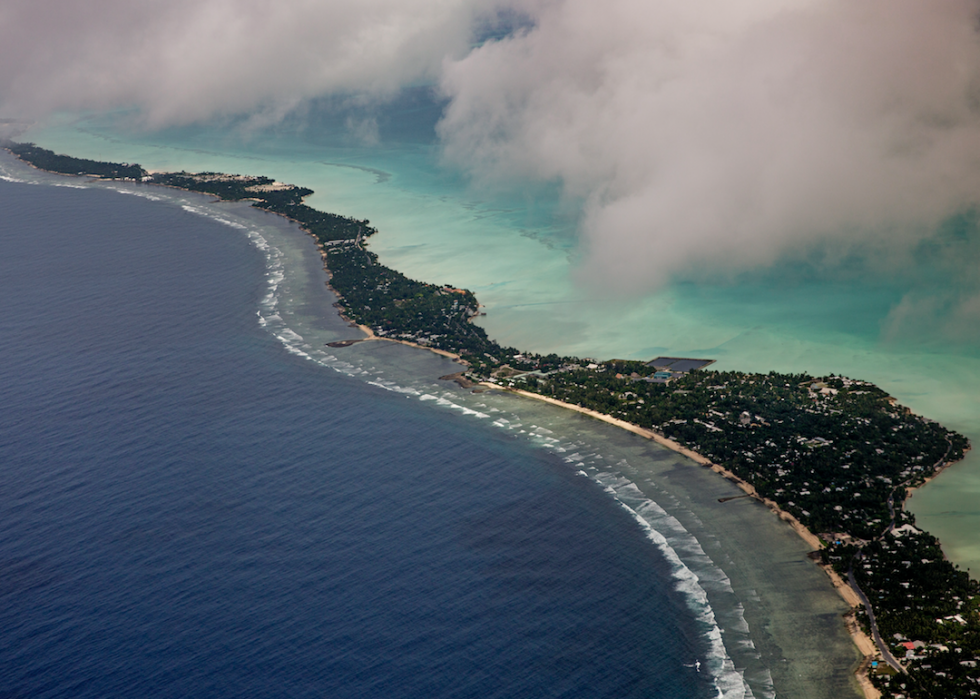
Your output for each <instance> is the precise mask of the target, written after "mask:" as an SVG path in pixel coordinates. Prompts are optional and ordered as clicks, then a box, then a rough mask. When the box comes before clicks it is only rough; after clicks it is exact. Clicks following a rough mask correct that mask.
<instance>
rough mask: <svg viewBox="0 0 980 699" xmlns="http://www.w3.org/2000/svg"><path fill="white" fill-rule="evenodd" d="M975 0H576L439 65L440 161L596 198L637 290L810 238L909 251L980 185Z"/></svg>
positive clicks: (611, 279)
mask: <svg viewBox="0 0 980 699" xmlns="http://www.w3.org/2000/svg"><path fill="white" fill-rule="evenodd" d="M977 17H978V5H977V3H975V2H967V1H965V0H937V1H932V2H922V1H921V0H743V1H742V2H715V1H714V0H712V1H708V0H679V1H677V2H651V1H650V0H615V1H608V0H607V1H606V2H602V3H599V2H594V1H593V0H566V1H564V2H555V3H545V4H543V6H542V7H541V8H540V9H539V11H538V14H537V25H536V27H535V28H534V29H533V30H532V31H530V32H528V33H526V34H524V35H522V36H517V37H513V38H511V39H509V40H507V41H503V42H500V43H495V44H491V45H486V46H483V47H481V48H480V49H478V50H476V51H474V52H472V53H471V54H469V55H467V56H466V57H465V58H463V59H460V60H457V61H453V62H450V63H448V64H447V67H446V69H445V72H444V76H443V82H442V85H443V89H444V91H445V93H446V94H447V95H448V96H449V97H450V98H451V99H452V102H451V104H450V107H449V109H448V112H447V115H446V117H445V119H444V121H443V123H442V125H441V134H442V136H443V138H444V139H445V141H446V144H447V155H448V157H449V158H450V159H451V160H452V161H454V162H457V163H461V164H462V163H465V164H466V165H467V167H469V168H472V169H473V170H474V171H476V172H479V173H482V176H484V177H501V178H506V177H510V176H513V175H514V174H520V175H522V176H529V177H535V178H545V179H554V180H558V181H560V182H562V183H563V184H564V186H565V187H566V188H567V191H568V192H569V193H571V194H573V195H576V196H580V197H584V198H586V199H587V206H586V214H585V220H584V224H583V233H584V242H585V245H586V261H585V268H584V271H585V272H586V276H588V277H589V278H591V279H602V280H605V281H606V282H607V283H608V284H611V285H614V286H619V287H621V288H626V289H631V290H639V289H643V288H649V287H655V286H657V285H660V284H662V283H665V282H666V281H667V280H668V279H669V278H670V276H671V275H672V274H674V273H678V272H680V273H684V274H687V273H690V272H691V270H694V269H698V268H700V269H708V270H712V271H719V270H722V271H724V270H727V271H733V270H734V271H738V270H740V269H746V268H750V267H753V266H757V265H765V264H767V263H770V262H772V261H773V260H774V259H775V258H776V257H777V256H779V255H781V254H786V253H787V252H790V253H792V252H795V251H801V250H802V249H803V248H805V247H807V246H809V245H812V244H814V243H823V244H826V243H827V242H828V241H829V242H830V243H831V244H832V246H838V247H840V248H847V247H849V246H850V245H852V244H854V243H855V242H857V241H860V244H861V245H869V244H870V245H872V246H878V247H880V248H882V249H884V248H885V247H886V246H887V247H890V248H891V249H893V250H896V249H897V250H905V251H908V250H909V246H910V244H914V242H915V241H916V240H917V239H918V237H919V236H921V235H923V234H924V232H926V231H928V230H932V229H933V228H934V226H935V224H936V223H937V222H938V221H939V220H941V219H942V218H943V217H945V216H946V215H948V214H949V213H950V212H953V211H957V210H960V209H962V208H964V207H967V206H969V205H971V204H973V203H976V202H977V200H978V197H980V37H978V34H977V22H978V19H977Z"/></svg>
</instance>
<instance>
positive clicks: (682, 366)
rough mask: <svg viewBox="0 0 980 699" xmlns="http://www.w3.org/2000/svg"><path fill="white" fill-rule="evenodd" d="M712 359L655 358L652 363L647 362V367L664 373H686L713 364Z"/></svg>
mask: <svg viewBox="0 0 980 699" xmlns="http://www.w3.org/2000/svg"><path fill="white" fill-rule="evenodd" d="M714 363H715V360H714V359H690V358H688V357H657V358H656V359H654V360H653V361H650V362H647V366H652V367H653V368H654V369H661V370H665V371H678V372H688V371H694V370H695V369H703V368H705V367H706V366H708V365H709V364H714Z"/></svg>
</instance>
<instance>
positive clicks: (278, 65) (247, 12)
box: [0, 0, 487, 127]
mask: <svg viewBox="0 0 980 699" xmlns="http://www.w3.org/2000/svg"><path fill="white" fill-rule="evenodd" d="M486 4H487V3H485V2H483V0H476V1H472V0H356V1H353V0H349V1H343V2H337V1H333V2H331V1H330V0H138V1H135V2H134V0H85V1H84V2H79V1H78V0H4V2H3V3H0V109H2V110H3V112H4V114H3V116H6V117H8V118H10V117H26V118H31V117H36V116H38V115H43V114H44V113H47V112H50V111H53V110H58V109H88V108H91V109H106V108H110V107H131V106H133V105H135V106H138V107H139V108H140V109H141V112H142V116H143V118H144V120H145V125H147V126H150V127H154V126H164V125H171V124H175V123H186V122H192V121H196V120H201V119H207V118H210V117H213V116H215V115H221V114H239V113H243V112H249V111H252V110H257V109H260V110H268V111H269V112H271V113H272V114H282V113H284V112H285V111H287V110H289V109H290V108H292V107H294V106H296V105H297V104H298V103H299V102H300V101H301V100H303V99H306V98H311V97H315V96H319V95H323V94H328V93H331V92H371V93H385V92H391V91H393V90H396V89H397V88H398V87H399V86H400V85H402V84H404V83H407V82H411V81H415V80H418V79H426V78H427V79H433V78H434V77H435V76H436V75H437V74H438V72H439V70H440V66H441V63H442V61H443V60H444V59H445V58H446V57H447V56H460V55H463V54H464V53H465V52H466V51H467V50H468V49H469V38H470V34H471V28H472V25H473V22H474V18H475V17H477V16H478V15H479V13H480V12H481V10H482V9H483V6H484V5H486Z"/></svg>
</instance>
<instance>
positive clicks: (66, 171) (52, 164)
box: [3, 141, 146, 180]
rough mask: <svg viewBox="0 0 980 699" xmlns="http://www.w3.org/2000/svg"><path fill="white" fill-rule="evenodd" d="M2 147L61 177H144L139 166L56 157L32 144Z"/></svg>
mask: <svg viewBox="0 0 980 699" xmlns="http://www.w3.org/2000/svg"><path fill="white" fill-rule="evenodd" d="M3 147H4V148H6V149H7V150H9V151H10V152H11V153H13V154H14V155H16V156H17V157H18V158H20V159H21V160H25V161H27V162H29V163H30V164H31V165H33V166H34V167H38V168H40V169H42V170H47V171H49V172H57V173H60V174H62V175H86V176H88V177H98V178H99V179H105V180H141V179H142V178H143V177H145V176H146V170H144V169H143V168H141V167H140V166H139V165H130V164H128V163H104V162H101V161H99V160H85V159H82V158H72V157H70V156H67V155H57V154H55V153H54V152H52V151H49V150H46V149H44V148H38V147H37V146H36V145H34V144H33V143H13V142H10V141H7V142H4V143H3Z"/></svg>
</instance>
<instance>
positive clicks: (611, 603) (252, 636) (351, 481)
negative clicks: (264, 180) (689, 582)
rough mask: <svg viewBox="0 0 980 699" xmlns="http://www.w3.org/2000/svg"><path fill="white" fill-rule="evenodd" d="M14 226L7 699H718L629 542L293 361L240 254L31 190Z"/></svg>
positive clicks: (580, 502)
mask: <svg viewBox="0 0 980 699" xmlns="http://www.w3.org/2000/svg"><path fill="white" fill-rule="evenodd" d="M0 212H2V214H0V697H3V698H4V699H13V698H18V699H20V698H22V697H23V698H26V697H31V698H36V697H99V698H103V699H112V698H115V697H336V698H345V697H352V698H353V697H357V698H358V699H371V698H374V697H377V698H379V699H380V698H382V697H383V698H384V699H402V698H404V699H416V698H418V699H422V698H426V699H439V698H443V697H481V698H487V697H616V698H623V699H625V698H630V697H664V698H669V699H674V698H682V697H708V696H713V695H714V694H715V692H716V690H715V689H714V687H713V686H712V683H711V681H710V678H708V677H705V676H704V674H703V673H701V674H699V673H698V672H697V671H696V670H695V669H694V668H693V667H691V664H692V663H693V662H694V660H695V659H696V658H698V657H702V658H703V657H704V653H705V648H704V647H703V640H702V639H701V637H700V636H699V635H698V632H697V631H696V630H695V624H694V620H693V618H692V616H691V613H690V611H689V609H688V607H687V606H685V603H684V600H683V599H682V598H681V596H680V595H679V593H678V592H677V591H676V589H675V587H676V586H675V583H674V581H673V579H672V578H671V577H670V575H671V573H670V566H669V565H668V563H667V562H666V561H665V560H664V559H663V557H662V555H661V554H660V553H659V551H658V549H657V548H656V547H655V546H652V545H651V544H650V542H649V540H648V538H647V536H646V534H645V533H644V532H643V531H642V530H641V529H640V527H639V526H638V525H637V523H636V521H635V519H634V518H633V517H631V516H630V515H629V513H628V512H626V511H625V510H624V509H623V508H622V507H621V506H619V505H618V504H617V502H616V501H615V500H614V499H613V498H611V497H609V496H608V495H607V494H606V493H604V492H603V491H602V490H601V489H600V488H598V487H596V486H595V484H594V483H593V482H592V481H590V480H588V479H585V478H581V477H580V476H579V475H576V473H575V472H574V470H573V469H572V468H570V467H569V465H568V464H567V463H566V462H565V461H562V460H561V459H559V458H558V457H557V456H556V455H554V454H552V453H549V452H547V451H545V450H541V449H534V448H531V447H530V446H529V445H528V444H527V443H526V442H522V441H520V440H518V439H516V438H514V437H513V436H511V435H509V434H507V433H506V432H503V431H500V430H491V429H477V428H474V425H473V421H472V420H469V421H467V420H466V419H465V418H463V417H462V416H457V415H455V414H454V413H451V412H447V411H445V410H441V411H440V410H437V409H435V408H429V407H426V406H425V405H424V404H422V403H419V402H418V401H407V400H405V399H404V396H401V395H398V394H396V393H392V392H391V391H386V390H383V389H382V388H379V387H377V386H374V385H371V384H370V383H368V382H366V381H364V380H360V379H357V378H352V377H349V376H345V375H344V374H342V373H338V372H335V371H330V370H327V369H324V368H323V367H321V366H319V365H317V364H315V363H312V362H309V361H307V360H305V359H303V358H302V357H298V356H296V355H295V354H292V353H290V352H289V351H287V349H286V348H285V347H284V346H283V344H282V343H281V342H279V341H277V340H276V338H275V337H274V336H273V335H272V334H270V333H269V332H267V331H266V330H265V329H263V328H262V327H261V326H260V324H259V323H258V322H257V315H256V308H257V307H258V305H259V303H260V301H261V299H262V297H263V294H264V293H265V292H266V290H265V286H264V284H265V279H264V275H265V271H266V270H265V261H264V258H263V256H262V254H261V252H260V251H259V250H258V249H256V248H255V247H254V246H253V245H251V244H250V243H249V241H248V239H247V238H246V237H245V236H243V235H242V234H241V232H239V231H237V230H235V229H233V228H231V227H228V226H224V225H221V224H220V223H217V222H214V221H212V220H209V219H207V218H203V217H200V216H193V215H191V214H189V213H187V212H186V211H184V210H182V209H180V208H179V207H175V206H173V205H171V204H168V203H165V202H154V201H147V200H145V199H140V198H136V197H127V196H123V195H121V194H119V193H116V192H112V191H103V190H96V189H73V188H66V187H49V186H34V185H27V184H20V183H12V182H0Z"/></svg>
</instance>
